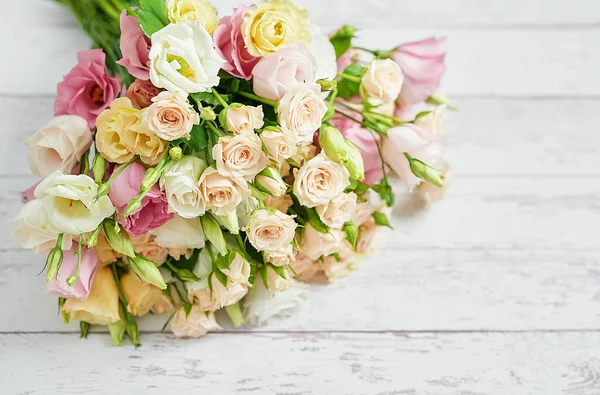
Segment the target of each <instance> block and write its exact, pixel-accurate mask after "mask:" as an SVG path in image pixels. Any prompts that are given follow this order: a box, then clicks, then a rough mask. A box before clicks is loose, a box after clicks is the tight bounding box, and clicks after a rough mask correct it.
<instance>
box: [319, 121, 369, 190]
mask: <svg viewBox="0 0 600 395" xmlns="http://www.w3.org/2000/svg"><path fill="white" fill-rule="evenodd" d="M319 145H321V148H323V150H324V151H325V154H327V156H328V157H329V158H330V159H331V160H333V161H334V162H337V163H339V164H340V165H343V166H344V167H346V169H348V172H349V173H350V178H352V179H355V180H358V181H363V180H364V179H365V165H364V162H363V158H362V155H361V153H360V150H359V149H358V147H356V146H355V145H354V144H353V143H352V142H351V141H350V140H348V139H346V138H345V137H344V136H342V133H341V132H340V131H339V130H337V129H336V128H334V127H332V126H328V125H323V126H322V127H321V129H320V130H319Z"/></svg>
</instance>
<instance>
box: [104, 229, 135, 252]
mask: <svg viewBox="0 0 600 395" xmlns="http://www.w3.org/2000/svg"><path fill="white" fill-rule="evenodd" d="M103 228H104V234H105V235H106V239H107V240H108V243H109V244H110V246H111V247H112V248H113V249H114V250H115V251H117V252H118V253H121V254H123V255H125V256H128V257H134V256H135V252H134V251H133V245H132V244H131V239H130V238H129V235H128V234H127V232H125V230H124V229H123V228H121V225H119V224H118V223H117V224H115V225H113V224H112V223H110V221H104V223H103ZM117 230H118V231H117Z"/></svg>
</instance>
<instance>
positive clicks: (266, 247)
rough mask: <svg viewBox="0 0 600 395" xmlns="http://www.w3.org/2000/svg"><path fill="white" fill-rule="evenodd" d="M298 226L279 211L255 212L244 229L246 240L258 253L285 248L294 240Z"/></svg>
mask: <svg viewBox="0 0 600 395" xmlns="http://www.w3.org/2000/svg"><path fill="white" fill-rule="evenodd" d="M297 226H298V225H297V224H296V222H295V221H294V219H293V218H292V217H290V216H289V215H287V214H284V213H282V212H280V211H277V210H273V211H270V210H268V209H262V210H256V211H255V212H254V214H253V215H252V218H251V219H250V223H249V224H248V228H247V229H246V232H247V234H246V235H247V237H248V240H249V241H250V244H252V245H253V246H254V248H256V249H257V250H258V251H277V250H281V249H284V248H286V247H287V246H288V245H289V244H290V243H291V242H292V240H293V239H294V234H295V232H296V227H297Z"/></svg>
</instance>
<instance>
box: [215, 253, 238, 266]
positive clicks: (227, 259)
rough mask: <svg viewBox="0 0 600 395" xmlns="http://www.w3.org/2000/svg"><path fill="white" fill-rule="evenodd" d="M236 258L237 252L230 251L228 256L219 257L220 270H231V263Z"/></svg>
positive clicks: (217, 259) (217, 260)
mask: <svg viewBox="0 0 600 395" xmlns="http://www.w3.org/2000/svg"><path fill="white" fill-rule="evenodd" d="M234 258H235V252H233V253H232V252H231V251H229V252H228V253H227V255H217V258H216V264H217V268H218V269H219V270H229V266H231V262H233V259H234Z"/></svg>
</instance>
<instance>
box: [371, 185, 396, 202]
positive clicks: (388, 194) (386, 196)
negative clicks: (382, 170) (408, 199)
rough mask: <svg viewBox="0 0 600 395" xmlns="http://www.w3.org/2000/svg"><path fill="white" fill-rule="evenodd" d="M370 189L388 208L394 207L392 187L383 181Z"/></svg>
mask: <svg viewBox="0 0 600 395" xmlns="http://www.w3.org/2000/svg"><path fill="white" fill-rule="evenodd" d="M371 189H372V190H373V191H375V192H376V193H377V194H379V197H380V198H381V200H383V201H384V202H385V203H386V204H387V206H388V207H392V206H393V205H394V200H395V195H394V191H393V190H392V187H391V186H390V185H389V184H388V183H387V182H386V181H385V180H383V181H381V183H380V184H376V185H373V186H371Z"/></svg>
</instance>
